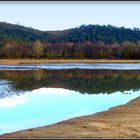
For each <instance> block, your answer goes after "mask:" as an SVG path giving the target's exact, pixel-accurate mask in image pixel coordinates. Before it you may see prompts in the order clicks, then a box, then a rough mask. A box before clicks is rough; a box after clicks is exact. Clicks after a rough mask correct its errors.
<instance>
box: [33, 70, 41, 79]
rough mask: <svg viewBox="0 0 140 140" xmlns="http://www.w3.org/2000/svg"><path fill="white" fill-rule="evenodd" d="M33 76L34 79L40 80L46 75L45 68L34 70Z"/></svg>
mask: <svg viewBox="0 0 140 140" xmlns="http://www.w3.org/2000/svg"><path fill="white" fill-rule="evenodd" d="M33 77H34V80H36V81H40V80H41V79H42V78H43V77H44V70H34V71H33Z"/></svg>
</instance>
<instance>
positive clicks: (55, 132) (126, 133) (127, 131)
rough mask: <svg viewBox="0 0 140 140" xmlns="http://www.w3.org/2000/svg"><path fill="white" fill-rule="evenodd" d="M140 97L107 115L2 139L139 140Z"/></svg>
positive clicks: (111, 109)
mask: <svg viewBox="0 0 140 140" xmlns="http://www.w3.org/2000/svg"><path fill="white" fill-rule="evenodd" d="M139 106H140V97H137V98H135V99H133V100H131V101H129V102H128V103H127V104H124V105H119V106H116V107H112V108H110V109H109V110H107V111H103V112H98V113H95V114H92V115H85V116H80V117H76V118H72V119H68V120H65V121H61V122H58V123H55V124H52V125H48V126H43V127H37V128H31V129H26V130H21V131H17V132H13V133H7V134H3V135H0V138H140V133H139V132H140V108H139Z"/></svg>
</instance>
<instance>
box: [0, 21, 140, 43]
mask: <svg viewBox="0 0 140 140" xmlns="http://www.w3.org/2000/svg"><path fill="white" fill-rule="evenodd" d="M8 39H9V40H10V39H12V40H22V41H31V42H33V41H36V40H40V41H42V42H49V43H63V42H65V43H66V42H74V43H76V42H84V41H91V42H98V41H103V42H104V43H106V44H111V43H114V42H117V43H121V42H124V41H131V42H137V41H138V40H140V30H139V28H134V29H133V30H132V29H129V28H124V27H115V26H112V25H107V26H105V25H104V26H100V25H81V26H79V27H76V28H71V29H67V30H63V31H40V30H37V29H33V28H29V27H24V26H21V25H16V24H10V23H6V22H0V41H3V40H8Z"/></svg>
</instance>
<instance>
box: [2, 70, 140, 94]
mask: <svg viewBox="0 0 140 140" xmlns="http://www.w3.org/2000/svg"><path fill="white" fill-rule="evenodd" d="M139 75H140V71H137V70H132V71H120V70H119V71H117V70H82V69H73V70H33V71H18V70H17V71H1V72H0V79H7V80H10V81H11V82H12V83H13V86H14V87H15V88H16V89H20V90H33V89H36V88H41V87H61V88H67V89H71V90H76V91H80V92H81V93H85V92H86V93H89V94H94V93H95V94H97V93H112V92H115V91H122V92H124V90H131V89H133V90H138V89H139V88H140V76H139Z"/></svg>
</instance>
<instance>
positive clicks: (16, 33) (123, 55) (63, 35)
mask: <svg viewBox="0 0 140 140" xmlns="http://www.w3.org/2000/svg"><path fill="white" fill-rule="evenodd" d="M0 58H8V59H13V58H14V59H16V58H37V59H38V58H48V59H52V58H53V59H57V58H59V59H61V58H64V59H67V58H68V59H79V58H80V59H85V58H87V59H140V29H139V28H133V29H130V28H125V27H115V26H113V25H103V26H100V25H91V24H90V25H81V26H79V27H76V28H71V29H66V30H62V31H40V30H37V29H33V28H31V27H24V26H22V25H17V24H10V23H6V22H0Z"/></svg>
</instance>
